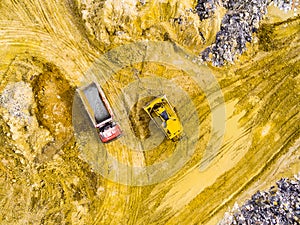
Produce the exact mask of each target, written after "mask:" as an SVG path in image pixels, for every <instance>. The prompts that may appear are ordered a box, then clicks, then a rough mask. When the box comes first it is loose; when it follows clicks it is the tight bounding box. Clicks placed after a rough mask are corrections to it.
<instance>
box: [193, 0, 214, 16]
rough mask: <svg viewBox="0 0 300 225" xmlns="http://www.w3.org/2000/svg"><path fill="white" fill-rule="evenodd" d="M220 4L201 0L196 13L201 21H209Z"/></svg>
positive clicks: (211, 0)
mask: <svg viewBox="0 0 300 225" xmlns="http://www.w3.org/2000/svg"><path fill="white" fill-rule="evenodd" d="M218 3H219V1H218V0H199V1H198V2H197V5H196V7H195V11H196V13H197V14H198V16H199V18H200V20H204V19H208V18H209V17H211V16H212V15H213V14H214V12H215V10H216V8H217V4H218Z"/></svg>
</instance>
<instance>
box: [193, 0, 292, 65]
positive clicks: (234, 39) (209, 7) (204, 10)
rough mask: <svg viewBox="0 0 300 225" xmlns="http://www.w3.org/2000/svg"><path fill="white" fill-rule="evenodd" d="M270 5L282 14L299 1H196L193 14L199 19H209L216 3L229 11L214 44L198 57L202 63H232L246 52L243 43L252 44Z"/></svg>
mask: <svg viewBox="0 0 300 225" xmlns="http://www.w3.org/2000/svg"><path fill="white" fill-rule="evenodd" d="M270 3H273V4H274V5H275V6H277V7H278V8H279V9H281V10H284V11H288V10H292V9H294V10H295V11H296V10H297V8H296V7H297V5H298V0H293V1H292V0H223V1H218V0H198V2H197V5H196V8H195V11H196V13H197V14H198V15H199V18H200V20H204V19H207V18H209V17H211V16H212V15H213V14H214V12H215V10H216V7H217V5H218V4H219V5H220V4H222V6H223V7H224V8H226V9H227V10H228V11H227V13H226V14H225V16H224V18H223V20H222V22H221V27H220V31H219V32H218V33H217V35H216V40H215V42H214V43H213V44H212V45H211V46H209V47H207V48H206V49H205V50H204V51H203V52H202V54H201V57H202V59H203V61H212V64H213V65H214V66H223V65H224V64H225V61H227V62H230V63H233V62H234V60H235V56H236V55H238V54H242V53H243V52H244V51H246V43H247V42H251V41H252V34H253V33H254V32H256V31H257V29H258V27H259V22H260V20H262V18H263V16H264V15H265V14H266V13H267V6H268V5H269V4H270Z"/></svg>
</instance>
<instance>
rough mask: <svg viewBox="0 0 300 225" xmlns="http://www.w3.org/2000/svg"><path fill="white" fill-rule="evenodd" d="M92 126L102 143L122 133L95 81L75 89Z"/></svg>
mask: <svg viewBox="0 0 300 225" xmlns="http://www.w3.org/2000/svg"><path fill="white" fill-rule="evenodd" d="M77 92H78V94H79V96H80V98H81V100H82V102H83V104H84V107H85V110H86V112H87V114H88V115H89V117H90V119H91V121H92V123H93V125H94V127H95V128H96V129H97V131H98V134H99V137H100V139H101V141H102V142H103V143H106V142H109V141H111V140H113V139H115V138H117V137H119V136H120V135H121V134H122V131H121V128H120V126H119V124H118V123H116V122H115V121H114V114H113V111H112V108H111V106H110V104H109V102H108V100H107V98H106V97H105V94H104V92H103V90H102V88H101V87H100V86H99V84H97V83H96V82H92V83H91V84H89V85H87V86H84V87H82V88H79V89H77Z"/></svg>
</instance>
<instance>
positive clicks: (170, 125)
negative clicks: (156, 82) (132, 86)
mask: <svg viewBox="0 0 300 225" xmlns="http://www.w3.org/2000/svg"><path fill="white" fill-rule="evenodd" d="M143 108H144V110H145V111H146V112H147V114H148V115H149V116H150V118H151V119H152V120H153V122H154V123H155V124H156V126H157V127H158V128H160V129H162V130H163V132H164V134H165V136H166V137H167V138H168V139H171V140H173V141H174V140H177V139H179V137H180V135H181V134H182V132H183V128H182V125H181V123H180V121H179V118H178V116H177V114H176V112H175V108H174V107H173V106H172V105H171V104H170V102H169V101H168V99H167V97H166V95H163V96H160V97H157V98H155V99H154V100H153V101H151V102H149V103H148V104H147V105H146V106H144V107H143Z"/></svg>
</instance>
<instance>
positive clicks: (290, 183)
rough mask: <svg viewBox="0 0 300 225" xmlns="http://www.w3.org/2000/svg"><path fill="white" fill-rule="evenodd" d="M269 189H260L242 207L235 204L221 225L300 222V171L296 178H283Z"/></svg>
mask: <svg viewBox="0 0 300 225" xmlns="http://www.w3.org/2000/svg"><path fill="white" fill-rule="evenodd" d="M276 184H277V187H275V186H272V187H271V188H270V189H269V191H266V192H265V191H258V192H256V193H255V194H254V195H253V196H252V197H251V199H250V200H248V201H247V202H246V203H245V204H244V205H243V206H242V207H238V206H237V205H235V207H234V209H233V210H232V212H231V213H229V212H227V213H226V214H225V216H224V218H223V220H222V221H221V222H220V223H219V225H225V224H299V223H300V173H299V174H298V176H295V180H293V179H287V178H282V179H281V180H279V181H278V182H276Z"/></svg>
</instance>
